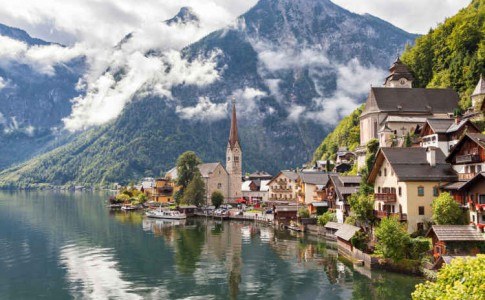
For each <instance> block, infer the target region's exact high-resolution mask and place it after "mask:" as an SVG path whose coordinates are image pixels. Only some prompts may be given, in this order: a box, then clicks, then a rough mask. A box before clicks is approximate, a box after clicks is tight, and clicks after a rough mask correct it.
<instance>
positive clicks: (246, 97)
mask: <svg viewBox="0 0 485 300" xmlns="http://www.w3.org/2000/svg"><path fill="white" fill-rule="evenodd" d="M265 96H267V94H266V92H264V91H261V90H259V89H255V88H252V87H245V88H244V89H237V90H235V91H234V92H233V93H232V95H231V97H230V98H234V99H236V106H237V113H238V115H240V116H242V117H251V116H254V113H255V112H256V110H257V108H258V101H259V100H260V99H261V98H263V97H265Z"/></svg>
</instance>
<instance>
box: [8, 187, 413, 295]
mask: <svg viewBox="0 0 485 300" xmlns="http://www.w3.org/2000/svg"><path fill="white" fill-rule="evenodd" d="M106 198H107V194H105V193H69V192H57V193H56V192H16V193H6V192H0V250H1V255H0V299H40V298H44V299H72V298H75V299H261V298H262V299H395V300H397V299H409V298H410V294H411V292H412V291H413V290H414V285H415V284H416V283H418V282H419V280H418V279H415V278H413V277H407V276H401V275H396V274H391V273H383V272H372V273H371V272H369V271H365V270H360V271H358V270H355V269H354V268H352V266H351V265H349V264H347V263H344V262H342V261H340V260H339V259H338V257H337V251H336V249H335V245H333V244H332V243H325V241H323V240H317V239H314V240H312V239H307V238H303V237H298V236H296V235H291V234H290V233H286V232H280V231H274V230H273V229H271V228H268V227H265V226H262V225H255V224H252V223H243V222H214V221H212V220H205V219H192V220H187V221H186V222H185V223H179V224H177V223H175V224H174V223H173V222H172V223H171V222H163V221H160V220H157V221H154V220H148V219H146V218H144V217H143V216H142V215H141V214H139V213H124V212H121V211H120V212H116V213H114V212H110V211H109V210H108V209H107V208H106V207H105V199H106Z"/></svg>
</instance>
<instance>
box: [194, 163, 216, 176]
mask: <svg viewBox="0 0 485 300" xmlns="http://www.w3.org/2000/svg"><path fill="white" fill-rule="evenodd" d="M220 164H221V163H206V164H200V165H199V171H200V174H201V175H202V177H205V178H207V177H209V175H210V174H211V173H214V170H215V169H216V168H217V166H218V165H220Z"/></svg>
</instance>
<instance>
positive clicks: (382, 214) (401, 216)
mask: <svg viewBox="0 0 485 300" xmlns="http://www.w3.org/2000/svg"><path fill="white" fill-rule="evenodd" d="M374 215H375V216H376V217H377V218H379V219H382V218H386V217H397V218H398V219H399V220H400V221H406V220H407V219H408V215H407V214H402V213H390V212H387V211H382V210H374Z"/></svg>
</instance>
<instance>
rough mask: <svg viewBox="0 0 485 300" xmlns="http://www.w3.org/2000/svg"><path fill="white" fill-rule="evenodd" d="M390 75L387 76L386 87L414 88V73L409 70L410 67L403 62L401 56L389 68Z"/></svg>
mask: <svg viewBox="0 0 485 300" xmlns="http://www.w3.org/2000/svg"><path fill="white" fill-rule="evenodd" d="M389 72H390V74H389V76H387V78H386V81H385V82H384V86H385V87H391V88H412V87H413V80H414V77H413V74H411V72H410V71H409V69H408V67H407V66H406V65H405V64H403V63H402V62H401V60H400V59H399V57H398V58H397V59H396V61H395V62H394V63H393V64H392V66H391V68H390V69H389Z"/></svg>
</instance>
